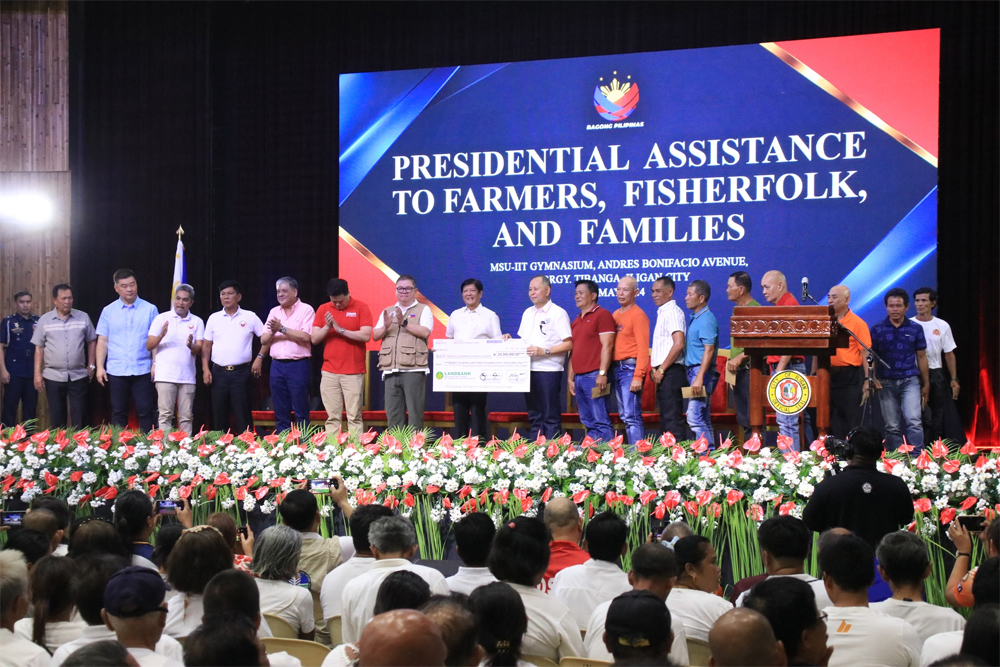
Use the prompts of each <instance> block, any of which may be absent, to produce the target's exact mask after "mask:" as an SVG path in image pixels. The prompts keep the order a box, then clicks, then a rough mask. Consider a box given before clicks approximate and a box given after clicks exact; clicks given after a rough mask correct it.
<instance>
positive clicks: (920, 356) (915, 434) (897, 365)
mask: <svg viewBox="0 0 1000 667" xmlns="http://www.w3.org/2000/svg"><path fill="white" fill-rule="evenodd" d="M909 305H910V296H909V294H907V293H906V290H904V289H900V288H898V287H896V288H894V289H891V290H889V291H888V292H886V295H885V309H886V312H887V313H888V314H889V316H888V317H887V318H886V319H884V320H882V321H881V322H879V323H877V324H875V325H873V326H872V328H871V334H872V349H873V350H875V352H876V353H877V354H878V355H879V356H880V357H882V359H884V360H885V362H886V363H887V364H889V369H888V370H886V369H885V367H884V366H882V365H881V364H879V365H876V366H875V389H876V390H878V402H879V405H880V406H881V408H882V418H883V419H884V420H885V447H886V449H887V450H890V451H891V450H895V449H897V448H898V447H899V446H900V445H901V444H902V443H903V432H902V430H901V428H900V420H901V419H902V420H903V421H905V423H906V439H907V442H908V443H909V444H910V445H913V446H914V447H916V450H915V452H916V453H920V449H921V448H922V447H923V446H924V430H923V425H922V423H921V419H920V414H921V409H922V407H923V405H924V404H925V403H927V396H928V393H929V391H930V377H929V371H928V369H927V354H926V352H925V350H926V349H927V342H926V339H925V338H924V330H923V327H921V326H920V325H919V324H917V323H916V322H912V321H911V320H909V319H907V317H906V309H907V308H908V307H909ZM918 376H919V377H918Z"/></svg>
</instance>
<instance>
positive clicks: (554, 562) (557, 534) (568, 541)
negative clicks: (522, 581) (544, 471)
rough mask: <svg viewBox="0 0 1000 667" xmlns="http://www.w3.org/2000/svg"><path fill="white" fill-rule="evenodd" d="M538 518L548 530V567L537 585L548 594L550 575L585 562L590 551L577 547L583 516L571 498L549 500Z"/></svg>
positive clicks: (581, 530) (580, 537) (581, 534)
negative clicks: (549, 537) (549, 534)
mask: <svg viewBox="0 0 1000 667" xmlns="http://www.w3.org/2000/svg"><path fill="white" fill-rule="evenodd" d="M542 520H543V521H544V522H545V527H546V528H548V529H549V532H550V533H552V541H551V542H550V543H549V551H550V555H549V567H548V569H547V570H545V576H544V577H542V583H540V584H539V585H538V588H539V589H540V590H541V591H542V592H543V593H548V592H549V586H550V585H551V584H552V578H553V577H555V576H556V575H557V574H559V572H561V571H562V570H565V569H566V568H567V567H570V566H573V565H581V564H583V563H586V562H587V561H588V560H590V554H588V553H587V552H586V551H584V550H583V549H581V548H580V540H581V539H582V538H583V518H582V517H581V516H580V510H578V509H577V508H576V503H574V502H573V501H572V500H571V499H569V498H565V497H563V498H553V499H552V500H550V501H549V502H548V503H547V504H546V505H545V513H544V514H543V515H542Z"/></svg>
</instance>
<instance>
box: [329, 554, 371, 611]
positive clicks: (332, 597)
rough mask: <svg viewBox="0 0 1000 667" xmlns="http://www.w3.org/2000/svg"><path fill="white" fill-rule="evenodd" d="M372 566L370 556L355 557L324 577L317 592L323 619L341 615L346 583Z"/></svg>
mask: <svg viewBox="0 0 1000 667" xmlns="http://www.w3.org/2000/svg"><path fill="white" fill-rule="evenodd" d="M374 564H375V559H374V558H372V557H370V556H368V557H366V556H355V557H354V558H351V559H350V560H348V561H346V562H345V563H344V564H343V565H341V566H340V567H338V568H337V569H336V570H334V571H333V572H331V573H330V574H328V575H326V578H325V579H323V587H322V588H321V589H320V592H319V601H320V604H322V605H323V618H333V617H334V616H340V615H341V614H342V613H343V610H344V607H343V604H342V602H341V598H342V597H343V595H344V587H345V586H347V584H348V582H350V581H353V580H354V579H356V578H358V577H360V576H361V575H362V574H365V573H366V572H368V570H370V569H372V565H374Z"/></svg>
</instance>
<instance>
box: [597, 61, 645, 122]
mask: <svg viewBox="0 0 1000 667" xmlns="http://www.w3.org/2000/svg"><path fill="white" fill-rule="evenodd" d="M625 78H626V81H624V82H622V81H619V80H618V72H617V71H615V72H613V73H612V79H611V83H609V84H606V85H602V84H601V83H598V84H597V85H596V86H594V108H595V109H597V113H599V114H601V117H602V118H604V119H606V120H610V121H619V120H625V119H626V118H628V117H629V116H631V115H632V112H633V111H635V107H636V105H637V104H639V84H637V83H635V82H633V81H632V80H631V79H632V75H628V76H626V77H625ZM600 81H602V82H603V81H604V77H603V76H602V77H601V78H600Z"/></svg>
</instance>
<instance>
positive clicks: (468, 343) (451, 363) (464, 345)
mask: <svg viewBox="0 0 1000 667" xmlns="http://www.w3.org/2000/svg"><path fill="white" fill-rule="evenodd" d="M527 350H528V343H527V341H523V340H439V341H436V342H435V343H434V391H510V392H514V391H522V392H526V391H528V389H529V385H530V382H531V358H530V357H529V356H528V353H527Z"/></svg>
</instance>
